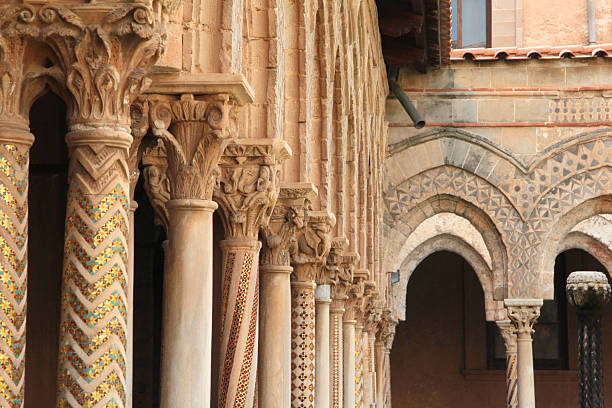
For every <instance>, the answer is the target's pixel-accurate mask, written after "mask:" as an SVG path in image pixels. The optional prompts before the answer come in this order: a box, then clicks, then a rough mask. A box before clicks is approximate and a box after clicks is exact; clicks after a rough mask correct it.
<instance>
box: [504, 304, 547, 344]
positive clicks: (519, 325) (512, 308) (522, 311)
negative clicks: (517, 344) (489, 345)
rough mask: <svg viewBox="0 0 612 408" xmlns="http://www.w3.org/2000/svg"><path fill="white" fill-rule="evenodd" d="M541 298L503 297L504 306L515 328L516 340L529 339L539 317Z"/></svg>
mask: <svg viewBox="0 0 612 408" xmlns="http://www.w3.org/2000/svg"><path fill="white" fill-rule="evenodd" d="M542 304H543V301H542V299H505V300H504V306H506V309H507V310H508V317H509V318H510V320H511V321H512V324H513V325H514V328H515V330H516V334H517V338H518V340H522V339H529V340H530V339H531V334H532V333H533V325H534V324H535V323H536V321H537V320H538V317H540V308H541V307H542Z"/></svg>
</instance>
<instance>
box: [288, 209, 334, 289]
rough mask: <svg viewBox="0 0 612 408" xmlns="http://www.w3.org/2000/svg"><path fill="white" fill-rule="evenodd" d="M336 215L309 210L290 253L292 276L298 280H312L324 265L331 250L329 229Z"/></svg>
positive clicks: (332, 225)
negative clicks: (293, 251) (295, 245)
mask: <svg viewBox="0 0 612 408" xmlns="http://www.w3.org/2000/svg"><path fill="white" fill-rule="evenodd" d="M335 224H336V217H335V216H334V215H333V214H331V213H329V212H327V211H309V212H308V213H307V215H306V224H305V225H304V228H303V229H302V231H301V234H300V237H299V238H298V245H297V251H296V252H295V253H294V254H292V257H291V261H292V265H293V267H294V269H293V278H294V280H296V281H298V282H314V281H315V280H316V278H317V276H318V275H319V274H320V269H322V268H324V267H325V263H326V261H327V256H328V255H329V251H330V250H331V241H332V239H331V230H332V228H333V227H334V225H335Z"/></svg>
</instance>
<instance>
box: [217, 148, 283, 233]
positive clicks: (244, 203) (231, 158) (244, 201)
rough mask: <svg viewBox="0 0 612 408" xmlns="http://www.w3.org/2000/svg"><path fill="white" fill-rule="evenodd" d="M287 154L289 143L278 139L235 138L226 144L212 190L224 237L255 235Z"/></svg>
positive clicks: (265, 219)
mask: <svg viewBox="0 0 612 408" xmlns="http://www.w3.org/2000/svg"><path fill="white" fill-rule="evenodd" d="M290 156H291V149H290V148H289V145H288V144H287V143H286V142H284V141H282V140H278V139H235V140H234V141H233V142H232V143H230V144H228V145H227V147H226V148H225V150H224V152H223V155H222V156H221V158H220V160H219V174H218V177H217V182H216V184H215V188H214V191H213V197H214V200H215V201H216V202H217V203H218V204H219V214H220V215H221V220H222V222H223V226H224V229H225V238H226V239H233V240H257V239H258V235H259V230H260V229H261V228H262V227H264V226H266V225H268V223H269V221H270V217H271V215H272V210H273V208H274V206H275V205H276V200H277V198H278V195H279V190H280V180H279V177H280V167H281V164H282V163H283V162H284V161H285V160H287V159H288V158H289V157H290Z"/></svg>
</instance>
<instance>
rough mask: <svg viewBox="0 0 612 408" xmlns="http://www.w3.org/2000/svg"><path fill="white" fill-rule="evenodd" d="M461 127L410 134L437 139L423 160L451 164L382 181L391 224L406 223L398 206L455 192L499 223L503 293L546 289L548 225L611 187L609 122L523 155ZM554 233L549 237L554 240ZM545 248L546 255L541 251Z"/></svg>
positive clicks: (536, 293) (543, 293)
mask: <svg viewBox="0 0 612 408" xmlns="http://www.w3.org/2000/svg"><path fill="white" fill-rule="evenodd" d="M463 133H466V132H462V133H461V137H453V134H452V133H451V132H440V133H439V134H437V135H436V134H434V135H431V134H430V135H428V136H427V137H424V136H422V137H421V139H422V140H421V141H420V142H417V141H415V142H413V145H417V146H418V145H423V146H424V145H425V144H427V143H433V142H436V143H438V145H439V146H441V147H440V150H439V151H440V152H441V153H440V155H441V156H440V157H434V158H433V159H432V160H430V162H432V161H433V162H434V163H438V164H439V163H441V162H442V163H452V165H449V164H443V165H438V166H437V167H434V168H428V169H424V171H420V172H418V173H417V174H416V175H413V176H411V177H408V178H407V179H406V180H404V181H402V182H400V183H398V184H397V185H393V184H391V185H390V186H388V189H387V194H386V197H385V201H386V207H387V212H388V213H387V221H388V222H390V224H391V226H392V230H395V229H397V228H398V227H397V223H406V222H408V223H412V222H411V221H410V220H408V219H406V214H407V213H408V212H409V210H410V209H412V208H413V207H415V206H416V205H418V204H419V203H420V202H422V201H423V200H427V199H428V198H430V197H432V196H434V195H436V194H450V195H454V196H457V197H460V198H461V199H463V200H466V201H468V202H470V203H471V204H473V205H474V206H476V207H478V208H480V209H482V210H483V211H484V212H485V213H486V214H487V215H488V216H489V217H490V218H491V220H492V221H493V223H494V224H495V225H496V226H497V227H498V230H499V231H500V234H501V237H502V240H503V242H504V243H505V244H506V248H507V256H508V282H507V285H508V289H509V291H508V296H509V297H543V298H545V299H547V298H550V297H552V290H551V288H550V285H549V284H548V283H546V282H548V281H549V280H550V279H549V278H547V277H546V276H547V274H550V273H551V271H550V270H549V269H550V268H548V267H547V266H545V265H544V264H545V263H550V262H553V263H554V257H555V255H556V254H555V255H552V253H553V252H554V251H552V252H551V250H543V249H542V246H543V242H549V241H550V237H549V235H550V231H551V230H552V229H553V228H557V227H556V224H557V223H558V221H559V219H560V218H561V217H562V216H563V215H564V214H565V213H567V212H568V211H570V210H572V209H573V208H574V207H576V206H578V205H580V204H581V203H583V202H585V201H587V200H589V199H592V198H595V197H598V196H600V195H603V194H608V193H609V192H612V167H611V166H612V139H610V138H609V136H610V130H609V129H604V130H602V129H600V130H596V131H593V132H588V133H584V134H579V135H575V136H573V137H571V138H568V139H567V140H565V141H563V142H561V143H558V144H556V145H553V146H551V147H550V148H548V149H546V150H544V151H542V152H541V153H540V154H538V155H537V156H536V157H534V158H533V159H532V160H530V161H529V162H526V161H524V160H522V159H521V158H520V157H518V156H516V155H512V154H509V153H508V152H506V151H505V149H503V148H501V147H499V146H498V147H495V146H494V144H493V143H492V142H490V141H488V140H487V141H486V142H485V141H483V140H482V138H474V139H473V140H470V139H469V138H467V137H466V135H463ZM457 134H459V132H457ZM449 135H450V136H449ZM409 147H411V148H412V145H411V146H409ZM415 148H416V147H415ZM445 148H446V149H447V150H445ZM406 150H410V149H407V148H406V147H404V148H403V149H399V150H398V149H397V147H396V151H395V153H392V155H391V157H390V158H388V160H389V161H390V162H391V163H393V161H394V160H395V161H398V162H399V161H405V160H406V158H407V157H406V156H405V153H402V154H401V156H402V157H400V155H398V156H397V157H394V155H395V154H398V153H401V152H404V151H406ZM427 150H428V149H424V151H427ZM430 150H431V149H430ZM483 151H484V153H483ZM495 156H497V157H495ZM421 162H426V160H425V159H424V160H422V161H421ZM485 162H486V163H497V164H496V165H495V166H494V167H493V168H492V169H491V170H490V171H485V172H482V171H479V170H478V169H480V168H482V163H485ZM422 164H423V163H422ZM424 164H425V165H427V164H428V163H424ZM392 166H393V164H392ZM486 173H488V175H486V176H485V174H486ZM601 212H606V211H599V213H601ZM594 214H596V213H592V214H591V215H594ZM574 225H575V224H573V225H571V226H570V228H571V227H573V226H574ZM400 229H401V228H400ZM567 232H569V229H567V230H565V233H567ZM562 238H563V236H559V237H556V238H555V239H556V241H555V243H556V244H558V243H559V241H560V240H561V239H562ZM551 256H552V261H550V260H549V259H548V258H550V257H551ZM543 258H546V259H547V260H543Z"/></svg>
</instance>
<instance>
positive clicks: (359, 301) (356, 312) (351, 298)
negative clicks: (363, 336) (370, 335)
mask: <svg viewBox="0 0 612 408" xmlns="http://www.w3.org/2000/svg"><path fill="white" fill-rule="evenodd" d="M364 296H365V280H363V279H360V278H355V277H353V283H352V285H351V286H350V289H349V294H348V299H347V300H346V302H345V305H346V306H345V307H346V311H345V312H344V319H345V320H359V318H360V317H361V307H362V305H363V302H364Z"/></svg>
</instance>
